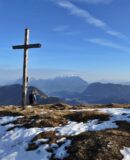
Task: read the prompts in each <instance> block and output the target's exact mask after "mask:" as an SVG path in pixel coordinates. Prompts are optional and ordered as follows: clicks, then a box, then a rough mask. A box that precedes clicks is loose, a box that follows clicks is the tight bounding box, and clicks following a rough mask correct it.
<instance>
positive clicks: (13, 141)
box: [0, 108, 130, 160]
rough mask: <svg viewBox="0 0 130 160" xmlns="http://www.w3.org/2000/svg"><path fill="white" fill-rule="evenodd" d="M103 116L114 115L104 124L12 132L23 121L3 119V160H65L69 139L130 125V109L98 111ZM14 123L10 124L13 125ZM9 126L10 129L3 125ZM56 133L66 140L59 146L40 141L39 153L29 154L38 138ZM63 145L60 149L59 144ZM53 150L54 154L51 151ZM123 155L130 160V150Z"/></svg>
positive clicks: (0, 131) (95, 122) (72, 124)
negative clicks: (118, 121)
mask: <svg viewBox="0 0 130 160" xmlns="http://www.w3.org/2000/svg"><path fill="white" fill-rule="evenodd" d="M96 110H98V111H99V112H103V113H108V114H110V115H111V116H110V119H109V120H108V121H104V122H100V123H99V121H98V120H97V119H95V120H91V121H88V122H86V123H83V122H80V123H77V122H72V121H69V122H68V124H67V125H65V126H59V127H45V128H30V129H26V128H15V129H13V130H10V131H8V132H7V131H6V130H7V129H9V128H10V127H12V126H13V125H12V124H11V122H12V121H14V120H17V119H18V118H21V117H10V116H5V117H1V118H0V160H23V159H24V160H28V159H31V160H36V159H37V160H49V159H50V157H51V156H52V154H54V157H55V158H58V159H63V158H65V157H66V156H67V155H68V153H67V151H66V147H69V146H70V145H71V141H70V140H69V139H66V138H65V136H67V135H69V136H73V135H78V134H80V133H82V132H86V131H99V130H104V129H107V128H118V126H117V125H116V123H115V121H117V120H120V121H128V122H130V109H123V108H116V109H115V108H103V109H96ZM9 122H10V123H9ZM5 123H8V124H7V125H2V124H5ZM47 131H55V132H56V135H57V136H59V135H60V136H64V137H63V138H62V139H60V140H57V144H51V145H49V144H48V139H39V140H37V141H36V144H40V143H41V142H44V143H45V144H43V145H40V146H39V147H38V149H36V150H33V151H26V149H27V146H28V144H29V143H30V141H31V140H32V138H34V137H35V136H36V135H37V134H39V133H40V132H47ZM59 142H62V145H61V146H59V145H58V143H59ZM50 148H51V149H52V151H53V153H51V152H49V151H48V149H50ZM121 154H122V155H123V156H124V159H123V160H128V159H130V148H126V147H124V149H123V150H121Z"/></svg>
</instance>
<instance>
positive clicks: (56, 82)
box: [0, 77, 130, 105]
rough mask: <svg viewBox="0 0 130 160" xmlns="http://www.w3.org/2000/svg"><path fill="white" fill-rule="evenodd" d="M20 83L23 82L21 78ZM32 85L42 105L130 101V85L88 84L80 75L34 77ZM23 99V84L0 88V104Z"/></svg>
mask: <svg viewBox="0 0 130 160" xmlns="http://www.w3.org/2000/svg"><path fill="white" fill-rule="evenodd" d="M17 83H19V82H18V81H17ZM30 84H31V85H33V86H35V87H33V88H35V89H36V90H37V91H38V93H39V96H38V103H39V104H45V103H59V102H66V103H69V104H79V103H87V104H109V103H130V85H121V84H112V83H107V84H104V83H92V84H88V83H87V82H86V81H84V80H82V79H81V78H80V77H63V78H55V79H48V80H35V79H32V80H31V81H30ZM37 88H38V89H37ZM30 90H32V87H29V91H30ZM47 95H48V96H50V97H48V96H47ZM56 97H57V98H56ZM12 102H13V103H12ZM20 102H21V85H10V86H9V85H8V86H4V87H0V105H2V104H7V105H8V104H14V103H15V104H20Z"/></svg>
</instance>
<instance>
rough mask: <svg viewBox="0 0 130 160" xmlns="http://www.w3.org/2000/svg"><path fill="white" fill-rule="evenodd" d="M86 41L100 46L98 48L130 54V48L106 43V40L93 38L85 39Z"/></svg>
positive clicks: (109, 42)
mask: <svg viewBox="0 0 130 160" xmlns="http://www.w3.org/2000/svg"><path fill="white" fill-rule="evenodd" d="M87 41H89V42H91V43H94V44H97V45H100V46H105V47H110V48H113V49H116V50H119V51H123V52H127V53H130V48H128V47H125V46H121V45H119V44H116V43H113V42H111V41H108V40H106V39H100V38H93V39H87Z"/></svg>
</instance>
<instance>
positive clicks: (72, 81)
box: [14, 76, 88, 95]
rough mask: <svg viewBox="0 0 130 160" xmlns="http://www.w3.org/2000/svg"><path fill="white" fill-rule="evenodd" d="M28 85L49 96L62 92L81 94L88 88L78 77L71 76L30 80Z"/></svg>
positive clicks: (19, 82) (17, 82) (19, 81)
mask: <svg viewBox="0 0 130 160" xmlns="http://www.w3.org/2000/svg"><path fill="white" fill-rule="evenodd" d="M21 83H22V80H21V79H20V80H17V81H15V82H14V84H21ZM29 85H30V86H35V87H37V88H38V89H40V90H42V91H43V92H45V93H47V94H49V95H55V93H57V92H62V91H65V92H78V93H82V92H83V91H84V90H85V89H86V87H87V86H88V83H87V82H86V81H84V80H83V79H81V78H80V77H78V76H71V77H57V78H54V79H38V80H36V79H34V78H31V79H30V80H29ZM53 92H54V94H53Z"/></svg>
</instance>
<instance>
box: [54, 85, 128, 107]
mask: <svg viewBox="0 0 130 160" xmlns="http://www.w3.org/2000/svg"><path fill="white" fill-rule="evenodd" d="M53 95H55V96H57V97H59V98H62V99H64V100H66V101H67V102H68V103H71V104H79V103H88V104H109V103H130V85H120V84H112V83H108V84H103V83H92V84H90V85H88V86H87V87H86V89H85V90H84V91H83V92H82V93H77V92H65V91H62V92H55V94H53Z"/></svg>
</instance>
